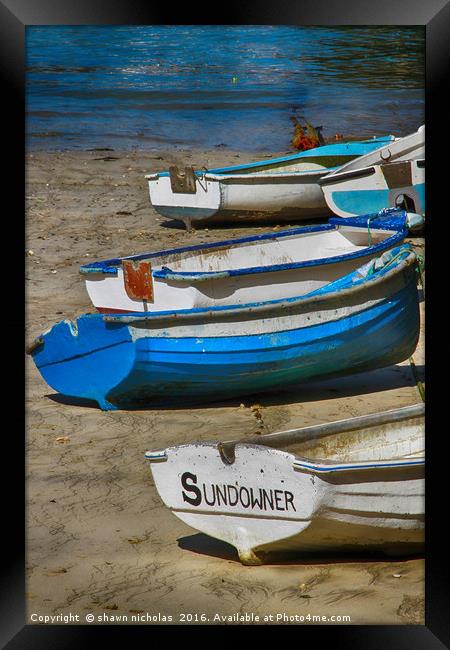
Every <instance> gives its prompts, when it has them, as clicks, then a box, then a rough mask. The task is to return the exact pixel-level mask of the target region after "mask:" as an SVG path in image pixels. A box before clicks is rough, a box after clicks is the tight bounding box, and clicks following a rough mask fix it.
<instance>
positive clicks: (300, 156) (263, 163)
mask: <svg viewBox="0 0 450 650" xmlns="http://www.w3.org/2000/svg"><path fill="white" fill-rule="evenodd" d="M395 139H396V137H395V136H394V135H383V136H376V137H375V136H374V137H373V138H368V139H367V140H350V141H348V142H333V143H328V144H325V145H322V146H320V147H314V148H313V149H307V150H306V151H301V152H299V153H294V154H291V155H287V156H278V157H276V158H268V159H267V160H257V161H254V162H251V163H244V164H242V165H232V166H231V167H214V168H213V169H208V170H207V173H211V174H218V175H228V174H229V173H230V172H231V173H232V172H233V170H240V169H251V168H254V167H268V166H270V165H274V164H277V163H283V162H291V161H296V160H300V161H303V160H308V159H309V158H314V157H317V156H318V157H322V156H323V155H324V151H323V150H324V149H331V148H332V147H338V148H339V147H343V146H347V145H357V144H358V145H359V144H369V143H372V142H386V143H390V142H393V141H394V140H395ZM383 146H385V145H384V144H382V145H380V146H379V147H377V148H378V149H381V148H382V147H383ZM377 148H375V149H374V150H373V151H376V149H377ZM319 151H320V153H319V154H318V152H319ZM326 155H327V156H330V155H331V156H333V153H331V154H330V153H328V154H326ZM335 155H337V154H335ZM339 155H343V154H339ZM339 166H340V165H339ZM195 173H196V174H197V173H199V174H200V175H201V174H202V171H201V170H195ZM161 175H164V176H168V175H169V172H167V171H164V172H155V173H153V174H146V175H145V178H146V179H147V180H153V179H156V178H158V177H159V176H161Z"/></svg>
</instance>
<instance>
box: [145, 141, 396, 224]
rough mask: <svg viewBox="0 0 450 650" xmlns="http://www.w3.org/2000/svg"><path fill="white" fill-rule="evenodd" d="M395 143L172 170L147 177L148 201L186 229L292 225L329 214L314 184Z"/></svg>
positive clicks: (343, 146) (334, 146) (333, 147)
mask: <svg viewBox="0 0 450 650" xmlns="http://www.w3.org/2000/svg"><path fill="white" fill-rule="evenodd" d="M394 141H395V138H394V136H392V135H388V136H383V137H379V138H372V139H371V140H364V141H361V142H345V143H338V144H328V145H324V146H322V147H317V148H315V149H309V150H307V151H302V152H301V153H297V154H293V155H289V156H281V157H278V158H271V159H269V160H261V161H257V162H253V163H249V164H246V165H236V166H234V167H219V168H215V169H206V168H202V169H201V170H197V171H194V170H193V168H192V167H186V168H185V169H184V170H180V169H178V167H176V166H173V167H171V168H170V169H169V171H165V172H158V173H154V174H148V175H147V176H146V179H147V180H148V187H149V194H150V201H151V203H152V205H153V207H154V208H155V210H156V211H157V212H158V213H159V214H161V215H162V216H164V217H166V218H168V219H177V220H179V221H182V222H183V223H184V224H185V226H186V228H188V229H190V228H191V227H192V226H193V225H198V224H199V223H209V222H210V221H216V222H217V221H221V222H230V221H238V222H239V221H266V222H268V221H275V222H280V221H286V220H288V221H296V220H301V219H306V218H310V217H320V216H322V217H323V216H326V215H327V214H329V209H328V207H327V204H326V202H325V199H324V196H323V192H322V190H321V188H320V186H319V184H318V182H319V180H320V179H321V178H322V177H323V176H324V175H326V174H329V173H330V172H332V171H334V170H336V169H337V168H339V167H340V166H341V165H343V164H346V163H349V162H351V161H353V160H355V159H357V158H359V157H360V156H364V155H366V154H368V153H370V152H373V151H376V150H378V149H382V148H383V147H386V146H388V145H390V144H392V143H393V142H394Z"/></svg>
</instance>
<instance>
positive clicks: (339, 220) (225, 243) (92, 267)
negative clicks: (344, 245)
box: [79, 208, 408, 277]
mask: <svg viewBox="0 0 450 650" xmlns="http://www.w3.org/2000/svg"><path fill="white" fill-rule="evenodd" d="M390 216H393V217H394V218H397V219H398V225H397V226H394V225H392V224H389V223H388V222H386V223H388V225H387V227H383V225H382V224H376V225H375V224H374V225H373V227H372V228H371V230H372V232H376V231H377V230H381V231H391V232H392V233H393V236H396V235H397V236H398V239H399V241H400V240H401V239H403V238H404V236H405V234H406V233H407V231H408V228H407V226H406V216H407V212H406V210H400V211H399V209H398V208H392V209H388V212H383V214H381V213H380V212H375V213H371V214H367V215H364V219H366V222H364V221H362V219H361V217H347V218H343V217H330V219H329V221H328V223H323V224H317V225H313V226H297V227H296V228H289V229H287V230H280V231H278V232H277V231H275V232H265V233H262V234H261V235H249V236H247V237H239V238H237V239H224V240H221V241H218V242H217V241H216V242H203V243H201V244H193V245H190V246H181V247H179V248H170V249H166V250H161V251H155V252H152V253H137V254H136V255H127V256H124V257H113V258H110V259H106V260H101V261H98V262H90V263H89V264H84V265H83V266H81V267H80V269H79V273H80V274H81V275H90V274H97V273H100V274H104V275H114V274H116V273H117V272H118V270H119V268H121V264H122V261H123V260H130V261H133V262H134V261H141V260H152V259H154V258H157V257H162V256H168V255H177V254H178V255H179V254H182V253H188V252H197V251H203V250H214V249H221V248H227V247H228V248H232V247H239V246H241V245H242V244H249V243H253V242H259V241H266V240H276V239H278V238H284V237H293V236H295V235H301V234H310V233H319V232H331V231H338V230H339V229H340V228H348V227H352V226H353V227H357V228H360V229H361V230H363V229H364V228H368V225H367V223H369V222H370V221H371V222H374V221H375V219H376V218H379V219H383V218H386V219H388V218H389V217H390ZM402 218H403V219H404V222H403V224H402V225H401V224H400V220H401V219H402ZM358 220H360V221H358ZM400 235H401V236H400ZM389 239H390V238H389ZM382 243H383V242H380V244H382ZM374 246H379V244H375V245H374ZM367 249H368V248H365V249H364V251H356V252H357V253H358V254H359V253H362V252H365V251H367ZM372 250H373V249H372ZM376 250H378V249H376ZM347 255H354V253H348V254H346V255H343V256H333V257H332V258H322V259H317V260H307V261H304V262H293V263H292V264H296V265H297V264H299V265H308V266H314V265H315V263H317V265H320V264H323V263H325V262H324V260H325V259H332V260H333V261H334V260H335V258H336V260H337V258H339V257H347ZM357 256H360V255H357ZM272 266H277V265H272ZM249 268H258V269H270V267H263V266H262V267H249ZM288 268H292V267H290V266H288ZM235 272H236V271H235ZM155 273H158V271H152V275H153V277H158V276H157V275H154V274H155ZM201 275H203V274H201Z"/></svg>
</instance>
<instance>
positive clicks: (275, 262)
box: [85, 223, 404, 312]
mask: <svg viewBox="0 0 450 650" xmlns="http://www.w3.org/2000/svg"><path fill="white" fill-rule="evenodd" d="M329 228H330V226H315V227H310V228H297V229H293V230H292V231H284V232H279V233H277V234H272V233H270V234H269V235H268V236H264V237H265V238H264V239H262V238H261V237H260V238H257V237H256V238H250V239H251V241H248V239H244V240H243V241H242V242H241V243H240V240H235V241H231V242H228V243H226V245H222V243H221V242H218V243H217V245H216V246H211V247H208V248H205V247H201V246H200V247H196V248H195V249H194V250H192V249H179V250H180V252H178V251H172V252H170V251H168V252H165V251H163V252H162V253H160V254H159V253H158V254H153V255H154V256H153V257H151V254H148V255H149V257H148V258H145V255H144V256H143V255H140V256H137V257H138V258H139V260H141V261H142V260H143V259H144V260H145V259H148V260H150V261H151V277H149V279H148V281H149V282H150V283H151V284H152V287H151V290H152V301H148V300H145V301H144V300H142V299H137V298H136V297H131V296H130V295H129V292H128V290H127V286H126V282H125V281H124V271H123V265H122V260H119V261H118V263H117V265H116V267H115V272H114V273H109V272H104V271H105V266H106V270H107V271H109V270H110V268H108V267H107V265H106V263H105V264H104V267H103V268H100V269H99V270H98V272H92V271H95V270H96V269H95V268H94V269H89V272H88V273H86V275H85V281H86V289H87V292H88V294H89V297H90V299H91V301H92V303H93V304H94V306H95V307H96V308H97V309H98V310H99V311H102V312H122V311H123V312H142V311H149V312H154V311H164V310H172V309H193V308H197V307H210V306H219V305H232V304H237V305H239V304H246V303H248V302H254V301H266V300H272V299H277V298H280V297H285V298H289V297H293V296H299V295H304V294H306V293H309V292H310V291H314V290H315V289H319V288H320V287H322V286H324V285H325V284H327V283H328V282H331V281H333V280H335V279H336V278H338V277H341V276H343V275H346V274H347V273H349V272H350V271H352V270H354V269H355V268H357V267H358V266H361V265H362V264H364V263H366V262H368V261H369V260H371V259H373V258H374V257H376V256H378V255H380V254H381V252H382V251H383V250H389V249H390V248H392V247H393V246H395V245H398V243H399V242H400V241H401V240H402V239H403V236H404V235H402V234H399V233H398V232H395V231H394V230H382V229H381V228H376V227H375V226H374V227H373V228H372V229H371V234H370V246H368V244H369V236H368V231H367V228H366V227H355V226H351V225H346V224H345V223H344V224H343V225H342V226H341V225H339V226H336V227H335V228H334V229H332V230H330V229H329ZM291 233H292V234H291ZM155 255H156V256H155ZM126 259H128V258H123V260H126ZM129 259H131V260H132V259H133V258H129ZM299 264H300V266H298V265H299ZM302 264H306V265H303V266H301V265H302ZM168 267H170V270H171V273H166V272H164V271H162V269H167V268H168ZM229 271H231V272H238V274H235V275H233V274H230V273H229ZM161 274H162V275H163V276H164V277H161ZM190 274H191V275H190ZM202 274H203V275H202ZM205 274H206V275H205ZM208 274H209V275H208ZM194 276H195V277H194Z"/></svg>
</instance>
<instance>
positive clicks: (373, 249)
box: [152, 229, 404, 282]
mask: <svg viewBox="0 0 450 650" xmlns="http://www.w3.org/2000/svg"><path fill="white" fill-rule="evenodd" d="M373 232H376V229H373V230H372V233H373ZM403 239H404V233H403V232H401V231H399V232H397V233H393V234H392V235H391V236H390V237H388V238H386V239H385V240H383V241H382V242H378V243H377V244H373V245H370V246H366V247H365V248H364V249H362V250H357V251H354V252H350V253H344V254H343V255H333V256H331V257H321V258H316V259H312V260H303V261H301V262H287V263H285V264H271V265H268V266H250V267H244V268H239V269H225V270H223V271H203V272H200V271H171V270H170V269H168V270H167V271H166V270H165V267H163V268H162V269H160V270H156V271H153V272H152V275H153V277H154V278H157V279H165V280H172V281H185V282H189V281H203V280H209V279H215V278H217V279H220V278H225V277H236V276H240V275H255V274H257V273H276V272H278V271H289V270H292V269H301V268H312V267H316V266H324V265H327V264H336V263H338V262H344V261H346V260H354V259H358V258H359V257H366V256H367V255H372V254H373V253H379V252H381V251H383V250H386V249H388V248H390V247H391V246H393V245H395V244H398V243H400V242H401V241H402V240H403Z"/></svg>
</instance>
